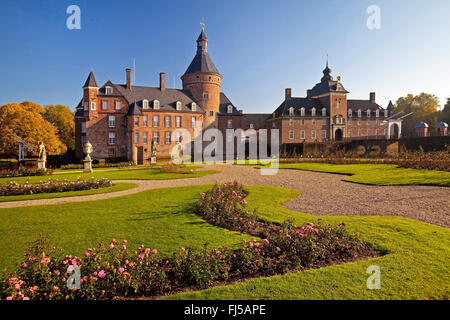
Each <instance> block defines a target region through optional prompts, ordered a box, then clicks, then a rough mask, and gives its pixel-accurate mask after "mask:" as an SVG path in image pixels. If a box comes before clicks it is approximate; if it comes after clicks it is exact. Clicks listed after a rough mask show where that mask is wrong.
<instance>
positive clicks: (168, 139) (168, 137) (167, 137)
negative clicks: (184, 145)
mask: <svg viewBox="0 0 450 320" xmlns="http://www.w3.org/2000/svg"><path fill="white" fill-rule="evenodd" d="M170 136H171V135H170V132H169V131H166V144H170V142H171V139H170Z"/></svg>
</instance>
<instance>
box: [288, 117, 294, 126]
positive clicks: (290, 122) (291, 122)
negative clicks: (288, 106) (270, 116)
mask: <svg viewBox="0 0 450 320" xmlns="http://www.w3.org/2000/svg"><path fill="white" fill-rule="evenodd" d="M289 125H290V126H291V127H292V126H293V125H294V119H289Z"/></svg>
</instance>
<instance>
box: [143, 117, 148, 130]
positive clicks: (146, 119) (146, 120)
mask: <svg viewBox="0 0 450 320" xmlns="http://www.w3.org/2000/svg"><path fill="white" fill-rule="evenodd" d="M147 125H148V116H144V127H146V126H147Z"/></svg>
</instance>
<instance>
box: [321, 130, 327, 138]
mask: <svg viewBox="0 0 450 320" xmlns="http://www.w3.org/2000/svg"><path fill="white" fill-rule="evenodd" d="M326 138H327V130H322V139H323V140H325V139H326Z"/></svg>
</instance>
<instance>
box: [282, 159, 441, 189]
mask: <svg viewBox="0 0 450 320" xmlns="http://www.w3.org/2000/svg"><path fill="white" fill-rule="evenodd" d="M280 169H297V170H307V171H318V172H328V173H338V174H345V175H349V177H347V178H345V179H344V181H349V182H356V183H363V184H372V185H380V186H387V185H435V186H447V187H448V186H450V172H445V171H435V170H419V169H405V168H397V166H396V165H395V164H328V163H280Z"/></svg>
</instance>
